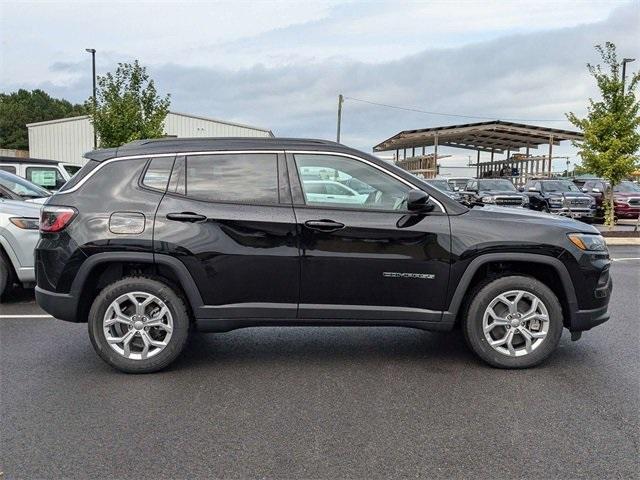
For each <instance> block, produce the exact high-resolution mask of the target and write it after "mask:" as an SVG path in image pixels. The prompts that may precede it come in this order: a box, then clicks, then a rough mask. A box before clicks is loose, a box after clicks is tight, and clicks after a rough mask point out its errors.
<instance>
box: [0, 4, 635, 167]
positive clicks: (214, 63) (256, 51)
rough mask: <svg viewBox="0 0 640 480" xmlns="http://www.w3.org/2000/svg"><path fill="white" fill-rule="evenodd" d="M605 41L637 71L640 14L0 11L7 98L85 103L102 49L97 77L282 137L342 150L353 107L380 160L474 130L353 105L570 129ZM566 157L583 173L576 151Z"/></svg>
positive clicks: (253, 8) (223, 7) (578, 7)
mask: <svg viewBox="0 0 640 480" xmlns="http://www.w3.org/2000/svg"><path fill="white" fill-rule="evenodd" d="M606 41H612V42H614V43H616V45H617V46H618V52H619V55H620V56H621V57H638V58H639V61H638V62H637V63H635V64H631V65H630V67H631V68H630V70H631V71H635V70H636V68H637V65H638V64H640V51H639V50H640V1H639V0H633V1H628V0H625V1H612V0H610V1H600V0H593V1H589V0H580V1H578V0H565V1H560V0H553V1H549V0H536V1H526V0H512V1H509V0H500V1H498V0H486V1H472V0H468V1H460V0H451V1H393V0H391V1H333V0H318V1H310V0H306V1H288V0H287V1H285V0H280V1H252V2H248V1H238V0H236V1H232V2H211V1H208V2H205V1H162V0H156V1H152V2H142V1H139V2H132V1H102V2H101V1H96V2H92V1H84V2H72V1H65V2H60V1H38V2H33V1H7V0H0V91H2V92H10V91H13V90H16V89H18V88H27V89H34V88H41V89H43V90H45V91H47V92H48V93H50V94H51V95H53V96H56V97H63V98H66V99H68V100H70V101H73V102H82V101H84V100H85V99H86V98H87V97H88V96H89V95H90V93H91V59H90V55H89V54H88V53H86V52H85V48H95V49H96V50H97V54H96V58H97V70H98V74H103V73H106V72H107V71H111V70H114V69H115V67H116V66H117V63H118V62H130V61H133V60H134V59H138V60H139V61H140V62H141V63H142V64H143V65H145V66H146V67H147V68H148V70H149V73H150V74H151V76H152V77H153V78H154V80H155V82H156V87H157V88H158V90H159V91H160V92H161V93H170V94H171V110H173V111H177V112H184V113H192V114H197V115H203V116H210V117H213V118H219V119H224V120H230V121H236V122H240V123H245V124H250V125H256V126H259V127H263V128H269V129H271V130H272V131H273V132H274V133H275V134H276V135H277V136H293V137H314V138H327V139H335V130H336V108H337V96H338V94H340V93H342V94H343V95H345V96H346V97H347V99H346V101H345V104H344V107H343V121H342V142H343V143H345V144H347V145H350V146H354V147H356V148H359V149H361V150H364V151H367V152H370V151H371V148H372V146H373V145H375V144H377V143H379V142H380V141H382V140H384V139H386V138H388V137H390V136H392V135H394V134H395V133H397V132H398V131H400V130H406V129H414V128H425V127H433V126H440V125H452V124H459V123H468V122H472V121H476V120H474V119H469V118H463V117H455V116H447V115H427V114H421V113H417V112H408V111H404V110H399V109H390V108H384V107H379V106H374V105H371V104H368V103H364V102H360V101H357V100H354V99H361V100H367V101H370V102H376V103H384V104H390V105H397V106H403V107H410V108H415V109H419V110H426V111H430V112H440V113H446V114H458V115H469V116H477V117H482V118H481V119H477V121H481V120H482V119H486V120H490V119H503V120H507V119H518V120H520V121H523V122H527V123H532V124H536V125H543V126H552V127H556V128H572V126H571V125H570V124H569V123H568V122H567V121H566V119H565V115H564V114H565V112H568V111H573V112H576V113H577V114H579V115H582V114H584V113H585V112H586V106H587V99H588V98H589V97H590V96H592V97H597V95H598V94H597V91H596V88H595V84H594V82H593V79H592V78H591V77H590V76H589V74H588V72H587V70H586V63H587V62H591V63H598V61H599V58H598V56H597V53H596V52H595V50H594V48H593V46H594V45H596V44H600V43H604V42H606ZM441 151H442V152H443V153H450V154H453V155H455V156H456V157H455V158H458V159H463V158H464V159H466V156H467V155H468V154H470V153H472V152H468V151H463V150H456V149H449V150H447V149H442V150H441ZM555 152H556V153H557V154H558V155H568V156H570V157H571V160H572V162H573V161H574V160H575V148H574V147H572V146H571V145H569V144H567V145H563V146H562V147H560V148H556V149H555ZM541 153H542V152H541ZM559 163H561V164H563V165H564V161H559ZM557 164H558V162H556V165H557Z"/></svg>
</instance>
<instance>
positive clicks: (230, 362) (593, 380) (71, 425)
mask: <svg viewBox="0 0 640 480" xmlns="http://www.w3.org/2000/svg"><path fill="white" fill-rule="evenodd" d="M611 254H612V257H613V258H614V259H615V261H614V264H613V267H612V272H613V278H614V282H615V283H614V285H615V286H614V293H613V298H612V301H611V305H610V310H611V314H612V316H611V320H610V321H609V322H607V323H606V324H604V325H602V326H600V327H598V328H596V329H594V330H593V331H591V332H587V333H586V334H585V335H584V336H583V338H582V339H581V340H580V341H579V342H575V343H574V342H571V341H570V339H569V335H568V334H567V333H566V332H565V334H564V336H563V338H562V340H561V345H560V348H559V349H558V351H557V352H556V353H555V354H554V355H553V356H552V357H551V359H550V360H549V361H548V362H546V363H545V364H544V365H542V366H540V367H538V368H535V369H531V370H522V371H506V370H496V369H493V368H490V367H487V366H486V365H485V364H483V363H482V362H481V361H480V360H477V359H476V358H475V357H474V356H473V355H472V354H471V353H470V352H469V351H468V350H467V348H466V347H465V345H464V342H463V339H462V336H461V335H460V334H459V332H453V333H449V334H442V333H428V332H422V331H419V330H411V329H401V328H287V329H283V328H254V329H245V330H238V331H234V332H230V333H225V334H209V335H199V336H195V338H193V340H192V342H191V344H190V346H189V347H188V348H187V350H186V352H185V354H184V355H183V356H182V357H181V358H180V360H179V361H178V362H176V363H175V364H174V365H173V366H171V367H170V368H169V369H168V370H166V371H164V372H161V373H157V374H151V375H125V374H122V373H118V372H116V371H115V370H112V369H111V368H109V367H108V366H107V365H106V364H105V363H103V362H102V361H101V360H100V359H99V358H98V357H97V355H96V354H95V353H94V351H93V349H92V347H91V344H90V342H89V339H88V337H87V331H86V325H85V324H69V323H64V322H59V321H55V320H53V319H51V318H50V317H48V316H46V315H45V314H44V312H42V311H41V310H40V309H39V308H38V307H37V306H36V305H35V304H34V302H33V294H32V292H29V291H24V292H21V293H20V294H19V295H18V298H17V299H15V301H11V302H9V303H6V304H2V305H1V306H0V313H1V318H0V344H1V349H0V356H1V359H0V362H1V363H0V365H1V373H2V375H1V380H0V383H1V388H0V391H1V392H2V393H1V395H2V397H1V405H2V407H1V408H2V415H1V422H2V429H1V432H2V433H1V435H2V442H1V447H0V451H1V452H2V453H1V456H2V458H1V468H0V469H1V470H3V471H4V474H5V476H6V478H213V477H216V478H285V477H286V478H390V477H394V478H398V477H414V478H416V477H421V478H426V477H428V478H483V479H484V478H561V477H564V478H587V477H590V478H638V472H639V471H640V461H639V460H638V458H640V457H639V454H640V434H639V432H640V422H639V418H640V415H639V413H640V366H639V365H640V327H639V316H638V312H639V311H640V298H639V295H638V292H640V247H623V246H618V247H612V248H611Z"/></svg>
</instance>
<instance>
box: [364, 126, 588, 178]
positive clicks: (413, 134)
mask: <svg viewBox="0 0 640 480" xmlns="http://www.w3.org/2000/svg"><path fill="white" fill-rule="evenodd" d="M583 138H584V137H583V135H582V133H580V132H575V131H571V130H562V129H558V128H548V127H539V126H537V125H526V124H524V123H514V122H504V121H501V120H493V121H490V122H479V123H467V124H463V125H450V126H445V127H432V128H422V129H419V130H404V131H402V132H400V133H397V134H396V135H394V136H393V137H391V138H388V139H387V140H384V141H383V142H381V143H379V144H378V145H376V146H375V147H373V150H374V151H375V152H382V151H388V150H396V159H398V160H399V159H400V150H403V152H404V160H407V159H408V158H411V157H414V156H415V153H416V148H419V147H421V148H422V155H425V147H429V146H433V147H434V156H435V157H437V156H438V146H446V147H455V148H462V149H465V150H475V151H477V163H476V164H475V166H476V168H477V173H478V175H477V176H478V177H480V176H481V174H487V173H489V174H490V173H491V172H494V169H493V167H497V166H498V167H504V166H512V167H517V166H519V165H521V164H524V162H527V163H526V165H525V166H526V174H531V175H539V174H540V173H543V174H546V173H547V172H548V174H549V175H550V174H551V163H552V161H551V160H552V159H553V156H552V154H553V146H554V145H560V142H562V141H565V140H577V141H580V140H583ZM539 145H549V152H548V155H546V156H545V155H539V156H536V157H530V155H529V150H530V149H532V148H533V149H537V148H538V146H539ZM522 148H526V154H525V155H519V156H518V157H517V158H515V157H514V158H512V157H511V153H512V152H518V151H519V150H520V149H522ZM407 149H411V152H412V153H411V156H410V157H407ZM480 152H488V153H491V161H490V162H483V163H481V162H480ZM496 153H498V154H502V153H506V154H507V158H505V159H503V160H498V161H494V154H496ZM531 158H535V159H536V160H537V161H536V162H535V163H533V162H531V168H529V161H528V160H529V159H531ZM540 161H541V162H542V169H540ZM534 166H535V171H534ZM547 167H548V168H547ZM529 170H531V171H529ZM521 176H522V175H521ZM521 180H523V178H521Z"/></svg>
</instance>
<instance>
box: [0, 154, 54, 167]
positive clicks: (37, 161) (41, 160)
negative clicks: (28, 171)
mask: <svg viewBox="0 0 640 480" xmlns="http://www.w3.org/2000/svg"><path fill="white" fill-rule="evenodd" d="M0 163H33V164H36V165H57V164H58V163H60V162H58V161H56V160H49V159H46V158H28V157H6V156H0Z"/></svg>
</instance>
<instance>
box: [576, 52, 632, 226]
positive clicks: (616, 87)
mask: <svg viewBox="0 0 640 480" xmlns="http://www.w3.org/2000/svg"><path fill="white" fill-rule="evenodd" d="M595 48H596V50H597V51H598V53H600V56H601V58H602V61H603V63H604V64H605V67H606V68H603V67H602V66H601V65H591V64H587V68H588V69H589V72H590V73H591V75H592V76H593V77H594V78H595V80H596V84H597V85H598V88H599V89H600V95H601V97H602V98H601V99H600V100H598V101H595V100H593V99H589V105H588V107H587V116H586V117H585V118H579V117H578V116H576V115H575V114H574V113H568V114H567V118H568V119H569V121H570V122H571V123H573V124H574V125H575V126H577V127H578V128H580V129H581V130H582V132H583V133H584V141H583V142H581V143H577V144H576V146H577V147H578V151H579V154H580V156H581V157H582V164H583V167H584V168H585V169H587V170H588V171H590V172H593V173H595V174H596V175H598V176H601V177H603V178H605V179H607V180H608V181H609V182H610V184H611V185H612V186H614V185H616V184H618V183H620V181H621V180H623V179H624V178H625V177H628V176H629V175H630V174H631V172H632V171H634V170H635V168H637V167H636V165H637V163H638V156H637V153H638V150H639V149H640V133H639V132H638V126H640V116H639V115H638V112H639V110H640V102H638V100H636V96H635V93H634V92H635V89H636V86H637V85H638V81H639V80H640V72H636V73H633V74H631V75H629V78H628V79H627V83H626V88H625V89H624V91H623V85H622V83H623V81H622V78H621V75H620V66H621V65H620V63H619V62H618V57H617V54H616V46H615V45H614V44H613V43H611V42H607V43H606V44H605V45H604V47H603V46H602V45H596V47H595ZM606 203H607V205H606V224H607V225H609V226H612V225H613V214H614V210H613V188H611V189H610V192H609V195H608V200H607V202H606Z"/></svg>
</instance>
